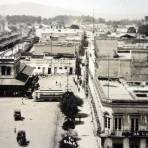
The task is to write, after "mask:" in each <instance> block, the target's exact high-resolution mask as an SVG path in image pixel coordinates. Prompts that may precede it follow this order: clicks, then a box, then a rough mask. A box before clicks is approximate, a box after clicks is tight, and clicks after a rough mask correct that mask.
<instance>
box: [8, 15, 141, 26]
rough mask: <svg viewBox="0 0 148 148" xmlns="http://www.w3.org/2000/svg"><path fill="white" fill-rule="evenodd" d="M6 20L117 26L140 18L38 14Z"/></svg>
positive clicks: (13, 21) (137, 21)
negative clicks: (115, 18) (111, 18)
mask: <svg viewBox="0 0 148 148" xmlns="http://www.w3.org/2000/svg"><path fill="white" fill-rule="evenodd" d="M7 20H8V22H9V23H11V24H16V23H29V24H32V23H40V22H41V21H42V22H43V23H44V24H52V23H55V22H56V23H57V24H61V25H64V24H73V23H81V24H90V23H104V24H108V25H109V24H110V25H113V26H118V25H130V24H137V25H141V23H142V20H128V19H123V20H118V21H117V20H115V21H114V20H105V19H104V18H94V17H92V16H89V15H88V16H85V15H82V16H72V15H58V16H55V17H50V18H41V17H40V16H29V15H8V16H7Z"/></svg>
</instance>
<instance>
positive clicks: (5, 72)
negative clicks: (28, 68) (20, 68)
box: [1, 66, 11, 76]
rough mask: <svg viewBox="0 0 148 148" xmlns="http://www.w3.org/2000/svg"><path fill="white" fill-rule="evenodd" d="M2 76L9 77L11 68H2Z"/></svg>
mask: <svg viewBox="0 0 148 148" xmlns="http://www.w3.org/2000/svg"><path fill="white" fill-rule="evenodd" d="M1 71H2V75H3V76H4V75H11V67H7V66H2V67H1Z"/></svg>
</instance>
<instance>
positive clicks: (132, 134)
mask: <svg viewBox="0 0 148 148" xmlns="http://www.w3.org/2000/svg"><path fill="white" fill-rule="evenodd" d="M108 136H112V137H148V131H146V130H142V131H141V130H139V131H131V130H120V131H118V130H115V131H112V132H111V134H110V135H108Z"/></svg>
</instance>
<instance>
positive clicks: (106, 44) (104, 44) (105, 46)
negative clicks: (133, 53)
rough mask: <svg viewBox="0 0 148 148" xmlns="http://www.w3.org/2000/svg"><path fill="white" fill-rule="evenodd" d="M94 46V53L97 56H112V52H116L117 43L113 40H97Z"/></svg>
mask: <svg viewBox="0 0 148 148" xmlns="http://www.w3.org/2000/svg"><path fill="white" fill-rule="evenodd" d="M96 46H97V49H96V52H97V54H98V55H100V56H101V55H104V56H108V55H109V56H113V52H114V50H115V51H117V47H118V42H117V40H113V39H106V40H104V39H97V40H96Z"/></svg>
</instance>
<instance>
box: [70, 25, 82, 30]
mask: <svg viewBox="0 0 148 148" xmlns="http://www.w3.org/2000/svg"><path fill="white" fill-rule="evenodd" d="M70 28H71V29H80V27H79V26H78V25H75V24H72V25H71V26H70Z"/></svg>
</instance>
